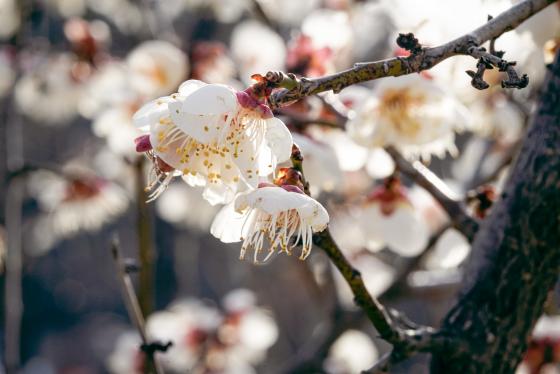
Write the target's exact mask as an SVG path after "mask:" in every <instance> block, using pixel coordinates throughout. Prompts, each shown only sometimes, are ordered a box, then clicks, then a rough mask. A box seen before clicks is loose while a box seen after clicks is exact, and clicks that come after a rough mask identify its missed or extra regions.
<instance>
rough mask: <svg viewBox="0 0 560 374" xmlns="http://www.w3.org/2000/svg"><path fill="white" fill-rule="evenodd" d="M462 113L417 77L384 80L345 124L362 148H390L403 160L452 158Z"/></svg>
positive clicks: (432, 84)
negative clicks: (433, 156)
mask: <svg viewBox="0 0 560 374" xmlns="http://www.w3.org/2000/svg"><path fill="white" fill-rule="evenodd" d="M466 113H467V112H466V109H465V108H464V107H463V106H462V105H461V104H460V103H459V102H458V101H456V100H455V99H453V98H452V97H451V96H450V95H449V94H448V93H446V92H445V91H444V90H443V89H442V88H441V87H440V86H438V85H437V84H436V83H435V82H433V81H431V80H429V79H427V78H426V77H423V76H421V75H408V76H406V77H399V78H398V79H392V78H389V79H385V80H383V81H381V82H380V83H379V84H378V85H377V87H376V88H375V89H374V91H373V97H371V98H370V99H369V100H367V101H366V102H365V103H364V104H363V105H362V106H361V107H360V108H357V113H356V117H355V118H353V119H352V120H351V121H350V122H349V123H348V131H349V134H350V136H351V137H352V138H353V139H354V140H355V141H356V142H357V143H358V144H361V145H363V146H366V147H370V148H371V147H380V146H388V145H392V146H395V147H396V148H398V149H399V150H400V151H401V152H402V153H404V154H405V156H407V157H408V158H416V157H421V158H425V159H429V158H430V156H431V155H437V156H439V157H443V156H444V155H445V153H446V152H449V153H451V154H456V153H457V150H456V147H455V131H456V130H457V131H459V130H462V129H464V128H465V127H466V126H467V124H468V121H467V118H468V117H467V115H466Z"/></svg>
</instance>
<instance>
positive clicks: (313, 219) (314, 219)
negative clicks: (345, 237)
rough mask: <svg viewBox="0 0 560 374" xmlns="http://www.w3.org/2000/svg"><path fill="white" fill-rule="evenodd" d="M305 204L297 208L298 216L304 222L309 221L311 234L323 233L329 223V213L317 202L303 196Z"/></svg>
mask: <svg viewBox="0 0 560 374" xmlns="http://www.w3.org/2000/svg"><path fill="white" fill-rule="evenodd" d="M303 196H305V198H306V199H307V203H306V204H305V205H303V206H301V207H299V208H297V210H298V213H299V216H300V217H301V218H302V219H304V220H310V223H311V228H312V229H313V232H318V231H323V230H324V229H325V228H326V227H327V224H328V223H329V213H328V212H327V210H326V209H325V207H323V206H322V205H321V204H320V203H319V202H318V201H317V200H315V199H313V198H311V197H309V196H307V195H303Z"/></svg>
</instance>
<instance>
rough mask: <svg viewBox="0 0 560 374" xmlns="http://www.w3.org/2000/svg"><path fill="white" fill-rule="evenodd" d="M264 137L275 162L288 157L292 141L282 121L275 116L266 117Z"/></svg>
mask: <svg viewBox="0 0 560 374" xmlns="http://www.w3.org/2000/svg"><path fill="white" fill-rule="evenodd" d="M265 138H266V144H267V145H268V147H269V148H270V149H271V151H272V154H273V156H274V158H275V161H276V162H277V163H280V162H284V161H287V160H289V159H290V156H291V155H292V145H293V144H294V141H293V139H292V134H291V133H290V130H288V128H287V127H286V125H285V124H284V122H282V121H281V120H279V119H278V118H276V117H273V118H269V119H267V120H266V135H265Z"/></svg>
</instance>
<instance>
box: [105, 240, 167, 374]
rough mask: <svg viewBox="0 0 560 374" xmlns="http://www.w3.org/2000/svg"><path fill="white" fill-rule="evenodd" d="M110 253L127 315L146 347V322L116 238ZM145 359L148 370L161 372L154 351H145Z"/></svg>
mask: <svg viewBox="0 0 560 374" xmlns="http://www.w3.org/2000/svg"><path fill="white" fill-rule="evenodd" d="M111 253H112V255H113V259H114V260H115V266H116V268H117V275H118V279H119V283H120V285H121V291H122V295H123V298H124V302H125V306H126V310H127V312H128V316H129V318H130V320H131V321H132V323H133V325H134V327H135V328H136V330H137V331H138V334H139V335H140V339H141V340H142V345H143V346H144V347H147V346H149V345H150V343H149V342H148V337H147V335H146V323H145V320H144V315H143V314H142V310H141V308H140V304H139V302H138V298H137V297H136V292H135V291H134V286H133V285H132V280H131V279H130V276H129V275H128V272H127V265H126V264H125V261H124V260H123V258H122V257H121V254H120V248H119V243H118V240H117V239H114V240H113V242H112V243H111ZM145 353H146V359H147V367H148V368H149V369H148V370H152V372H155V373H156V374H163V369H162V368H161V365H160V364H159V362H158V360H157V358H156V357H155V352H153V351H152V352H145Z"/></svg>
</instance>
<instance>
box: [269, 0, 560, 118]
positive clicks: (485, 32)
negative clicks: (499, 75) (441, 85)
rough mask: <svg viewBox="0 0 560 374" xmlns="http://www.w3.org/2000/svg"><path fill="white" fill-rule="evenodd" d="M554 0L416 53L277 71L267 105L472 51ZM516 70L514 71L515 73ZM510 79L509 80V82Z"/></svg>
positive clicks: (527, 4)
mask: <svg viewBox="0 0 560 374" xmlns="http://www.w3.org/2000/svg"><path fill="white" fill-rule="evenodd" d="M554 2H555V0H525V1H522V2H520V3H519V4H516V5H514V6H512V7H511V8H510V9H508V10H507V11H505V12H503V13H502V14H500V15H498V16H497V17H495V18H492V19H491V20H489V21H488V22H487V23H485V24H484V25H482V26H481V27H479V28H477V29H476V30H473V31H471V32H470V33H468V34H466V35H463V36H461V37H459V38H457V39H455V40H452V41H450V42H448V43H445V44H442V45H440V46H437V47H433V48H420V49H419V48H415V49H414V50H415V51H416V52H417V53H412V54H411V55H410V56H408V57H394V58H389V59H386V60H381V61H375V62H368V63H361V64H356V65H355V66H354V67H353V68H351V69H348V70H345V71H342V72H339V73H335V74H332V75H328V76H324V77H319V78H305V77H304V78H296V77H295V76H293V75H290V74H284V73H277V74H278V75H280V76H281V78H277V79H276V81H275V87H283V88H284V89H283V90H279V91H278V92H275V93H273V94H272V95H271V96H270V100H269V101H270V105H271V106H272V107H274V108H277V107H280V106H283V105H287V104H289V103H291V102H293V101H296V100H299V99H301V98H303V97H305V96H311V95H316V94H318V93H320V92H325V91H333V92H334V93H338V92H340V91H341V90H342V89H343V88H345V87H348V86H351V85H353V84H356V83H361V82H366V81H370V80H373V79H378V78H382V77H390V76H392V77H398V76H400V75H405V74H411V73H418V72H420V71H423V70H427V69H430V68H432V67H433V66H435V65H437V64H439V63H440V62H442V61H443V60H445V59H447V58H449V57H452V56H456V55H472V53H471V52H472V50H471V48H472V47H479V46H481V45H482V44H483V43H485V42H487V41H489V40H492V39H495V38H497V37H498V36H500V35H502V34H503V33H505V32H507V31H509V30H512V29H514V28H515V27H516V26H518V25H519V24H521V23H522V22H523V21H525V20H526V19H527V18H529V17H531V16H532V15H533V14H535V13H537V12H538V11H540V10H542V9H544V8H545V7H546V6H548V5H550V4H552V3H554ZM506 72H508V75H509V76H510V79H509V80H508V81H506V83H504V87H510V86H512V85H511V84H513V86H515V84H519V80H522V79H523V78H519V77H517V79H518V80H516V79H515V76H514V75H513V67H512V66H510V67H508V68H506ZM515 74H517V73H515ZM510 83H511V84H510Z"/></svg>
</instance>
